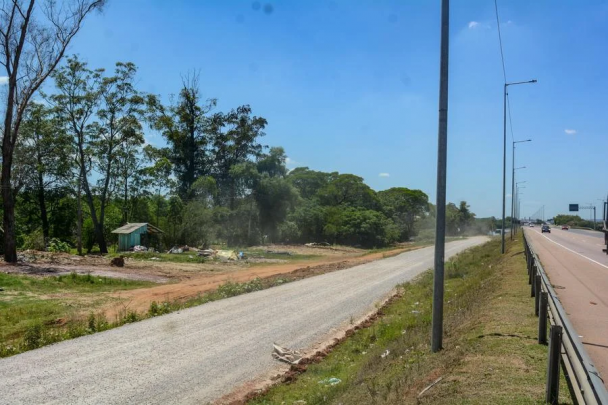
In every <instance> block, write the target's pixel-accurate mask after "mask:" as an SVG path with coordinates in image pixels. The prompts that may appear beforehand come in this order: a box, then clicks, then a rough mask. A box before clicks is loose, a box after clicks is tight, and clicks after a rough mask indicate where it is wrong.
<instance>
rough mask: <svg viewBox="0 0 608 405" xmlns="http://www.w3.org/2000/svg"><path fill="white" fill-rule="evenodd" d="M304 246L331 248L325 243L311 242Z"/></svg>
mask: <svg viewBox="0 0 608 405" xmlns="http://www.w3.org/2000/svg"><path fill="white" fill-rule="evenodd" d="M304 246H308V247H328V246H331V245H330V244H329V243H327V242H311V243H305V244H304Z"/></svg>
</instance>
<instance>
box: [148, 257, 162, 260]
mask: <svg viewBox="0 0 608 405" xmlns="http://www.w3.org/2000/svg"><path fill="white" fill-rule="evenodd" d="M150 260H160V258H158V257H151V258H150Z"/></svg>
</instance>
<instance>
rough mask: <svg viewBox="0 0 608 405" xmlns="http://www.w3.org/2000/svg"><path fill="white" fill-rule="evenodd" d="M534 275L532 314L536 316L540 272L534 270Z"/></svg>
mask: <svg viewBox="0 0 608 405" xmlns="http://www.w3.org/2000/svg"><path fill="white" fill-rule="evenodd" d="M536 273H537V274H536V277H535V280H534V315H536V316H538V310H539V308H540V293H541V292H542V287H541V284H540V282H541V280H540V274H538V271H537V272H536Z"/></svg>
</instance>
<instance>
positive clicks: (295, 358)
mask: <svg viewBox="0 0 608 405" xmlns="http://www.w3.org/2000/svg"><path fill="white" fill-rule="evenodd" d="M272 346H273V348H274V351H273V352H272V357H273V358H274V359H275V360H279V361H282V362H285V363H288V364H298V363H299V362H300V361H301V360H302V355H301V354H300V352H298V351H296V350H291V349H287V348H284V347H281V346H279V345H277V344H276V343H273V344H272Z"/></svg>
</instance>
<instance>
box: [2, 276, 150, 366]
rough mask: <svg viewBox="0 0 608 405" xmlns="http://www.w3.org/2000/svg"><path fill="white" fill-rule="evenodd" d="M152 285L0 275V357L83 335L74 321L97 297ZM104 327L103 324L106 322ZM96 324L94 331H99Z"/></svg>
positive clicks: (102, 279) (98, 300)
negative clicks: (101, 294) (66, 336)
mask: <svg viewBox="0 0 608 405" xmlns="http://www.w3.org/2000/svg"><path fill="white" fill-rule="evenodd" d="M152 285H155V284H154V283H150V282H145V281H133V280H124V279H115V278H108V277H98V276H93V275H90V274H87V275H78V274H76V273H71V274H68V275H60V276H50V277H34V276H26V275H15V274H5V273H0V288H1V289H2V291H0V357H6V356H10V355H12V354H16V353H19V352H22V351H25V350H29V349H32V348H35V347H39V346H43V345H45V344H49V343H53V342H55V341H58V340H63V339H64V338H65V337H64V336H56V335H58V334H59V335H66V334H67V335H68V336H69V337H75V336H76V335H82V334H84V331H83V330H81V329H82V328H80V327H79V326H78V325H79V324H80V323H81V320H80V319H77V318H78V317H79V316H80V315H79V314H80V313H81V312H82V311H83V310H86V309H88V308H94V307H96V306H97V305H100V304H101V303H102V302H104V300H103V299H102V298H100V297H99V296H98V295H97V294H98V293H100V292H114V291H119V290H127V289H133V288H141V287H149V286H152ZM106 323H107V322H106ZM103 324H104V322H103V321H102V320H99V322H98V324H97V325H96V329H99V328H103Z"/></svg>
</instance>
